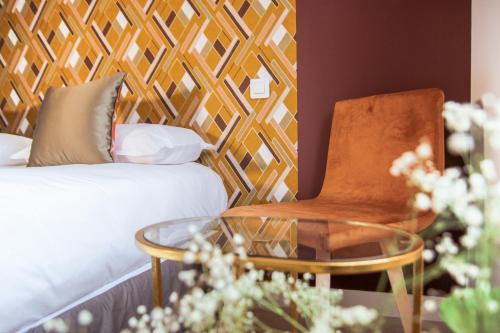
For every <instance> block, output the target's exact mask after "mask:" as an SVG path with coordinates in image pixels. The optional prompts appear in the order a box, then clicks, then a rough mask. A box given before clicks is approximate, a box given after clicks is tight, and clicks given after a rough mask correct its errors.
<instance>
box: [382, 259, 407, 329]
mask: <svg viewBox="0 0 500 333" xmlns="http://www.w3.org/2000/svg"><path fill="white" fill-rule="evenodd" d="M387 275H389V282H390V283H391V288H392V292H393V294H394V298H395V300H396V305H397V307H398V310H399V315H400V316H401V323H402V324H403V329H404V332H405V333H410V332H411V331H412V330H411V327H412V322H413V320H412V317H413V315H412V307H411V304H410V299H409V297H408V292H407V291H406V284H405V278H404V274H403V268H402V267H398V268H392V269H388V270H387Z"/></svg>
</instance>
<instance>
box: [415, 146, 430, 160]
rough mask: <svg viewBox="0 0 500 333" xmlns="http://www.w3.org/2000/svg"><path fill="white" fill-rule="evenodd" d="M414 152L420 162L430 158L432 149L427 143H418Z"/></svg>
mask: <svg viewBox="0 0 500 333" xmlns="http://www.w3.org/2000/svg"><path fill="white" fill-rule="evenodd" d="M415 152H416V154H417V156H418V157H419V158H420V159H422V160H426V159H429V158H431V157H432V147H431V145H430V144H429V143H428V142H422V143H420V144H419V145H418V146H417V149H416V150H415Z"/></svg>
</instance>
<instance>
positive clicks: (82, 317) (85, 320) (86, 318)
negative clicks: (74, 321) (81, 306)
mask: <svg viewBox="0 0 500 333" xmlns="http://www.w3.org/2000/svg"><path fill="white" fill-rule="evenodd" d="M92 320H93V317H92V313H90V312H89V311H87V310H82V311H80V313H78V324H79V325H81V326H87V325H89V324H90V323H91V322H92Z"/></svg>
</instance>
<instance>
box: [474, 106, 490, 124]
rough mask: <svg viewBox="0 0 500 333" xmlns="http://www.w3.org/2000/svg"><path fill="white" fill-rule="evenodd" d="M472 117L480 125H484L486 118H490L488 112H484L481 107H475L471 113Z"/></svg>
mask: <svg viewBox="0 0 500 333" xmlns="http://www.w3.org/2000/svg"><path fill="white" fill-rule="evenodd" d="M471 119H472V121H473V122H474V124H476V125H477V126H479V127H482V126H483V125H484V123H485V122H486V120H487V119H488V116H487V115H486V112H484V111H483V110H481V109H475V110H474V111H473V112H472V113H471Z"/></svg>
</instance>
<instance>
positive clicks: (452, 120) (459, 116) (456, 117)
mask: <svg viewBox="0 0 500 333" xmlns="http://www.w3.org/2000/svg"><path fill="white" fill-rule="evenodd" d="M451 103H453V102H448V103H446V104H445V110H444V112H443V116H444V118H445V120H446V127H448V129H449V130H451V131H454V132H466V131H468V130H470V127H471V120H470V107H469V106H466V105H460V104H457V103H455V104H451ZM450 106H452V107H450Z"/></svg>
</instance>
